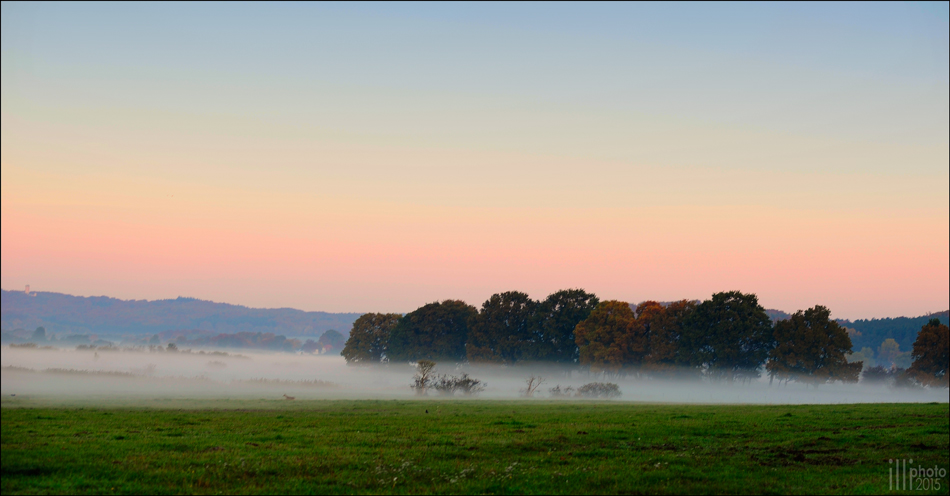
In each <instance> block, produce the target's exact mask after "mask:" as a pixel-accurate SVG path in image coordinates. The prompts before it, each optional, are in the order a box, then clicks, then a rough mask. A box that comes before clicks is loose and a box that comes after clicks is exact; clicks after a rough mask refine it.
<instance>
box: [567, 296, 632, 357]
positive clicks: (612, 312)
mask: <svg viewBox="0 0 950 496" xmlns="http://www.w3.org/2000/svg"><path fill="white" fill-rule="evenodd" d="M636 320H637V318H636V315H635V314H634V313H633V310H632V309H631V308H630V305H629V304H628V303H626V302H623V301H617V300H610V301H602V302H600V303H599V304H598V305H597V306H596V307H594V310H593V311H592V312H591V313H590V315H589V316H588V317H587V318H586V319H584V320H582V321H581V322H580V323H578V324H577V327H575V328H574V339H575V340H576V342H577V347H578V355H579V362H580V364H581V365H587V366H589V367H590V369H591V371H593V372H606V373H613V374H617V373H620V372H621V371H622V370H623V368H624V367H625V366H626V365H627V364H628V363H630V362H631V361H632V360H633V359H634V358H635V357H636V356H638V355H639V357H640V359H641V360H642V356H643V355H644V354H645V353H644V351H645V348H646V344H645V341H646V340H645V337H644V336H643V335H642V334H641V335H639V336H637V335H636V333H637V329H636Z"/></svg>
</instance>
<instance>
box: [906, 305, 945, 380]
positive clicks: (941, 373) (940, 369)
mask: <svg viewBox="0 0 950 496" xmlns="http://www.w3.org/2000/svg"><path fill="white" fill-rule="evenodd" d="M948 349H950V327H947V326H945V325H943V324H941V323H940V320H939V319H931V320H930V322H929V323H927V325H925V326H923V327H922V328H921V329H920V333H918V334H917V340H916V341H914V351H913V352H912V353H911V356H913V357H914V363H913V364H912V365H911V366H910V369H908V370H907V373H908V375H910V376H911V377H913V378H914V379H916V380H917V381H918V382H920V383H921V384H923V385H925V386H934V387H947V385H948V384H947V383H948V381H947V379H948V378H947V368H948V366H950V356H948Z"/></svg>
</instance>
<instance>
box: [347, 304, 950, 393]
mask: <svg viewBox="0 0 950 496" xmlns="http://www.w3.org/2000/svg"><path fill="white" fill-rule="evenodd" d="M830 314H831V312H830V311H829V310H828V309H827V308H826V307H823V306H820V305H818V306H815V307H812V308H810V309H807V310H800V311H798V312H796V313H795V314H793V315H791V316H790V317H789V318H787V319H784V320H779V321H776V322H774V323H773V321H772V319H771V318H770V317H769V316H768V314H767V313H766V310H765V309H764V308H763V307H762V306H761V305H759V302H758V298H757V297H756V295H755V294H745V293H741V292H739V291H727V292H721V293H716V294H714V295H713V296H712V297H711V298H710V299H708V300H705V301H702V302H698V301H688V300H681V301H676V302H673V303H669V304H661V303H659V302H656V301H646V302H643V303H640V304H639V305H630V304H629V303H626V302H623V301H617V300H610V301H600V300H599V298H597V296H596V295H594V294H592V293H588V292H586V291H584V290H582V289H566V290H561V291H558V292H555V293H553V294H551V295H549V296H548V297H547V298H545V299H544V300H542V301H536V300H533V299H531V298H530V297H529V296H528V295H527V294H525V293H522V292H518V291H509V292H505V293H498V294H494V295H492V296H491V297H490V298H489V299H488V300H486V301H485V302H484V303H483V304H482V306H481V308H480V309H478V308H475V307H474V306H472V305H469V304H467V303H465V302H463V301H459V300H445V301H442V302H435V303H429V304H427V305H424V306H422V307H420V308H418V309H416V310H415V311H413V312H409V313H407V314H405V315H400V314H395V313H389V314H383V313H368V314H364V315H363V316H361V317H360V318H358V319H357V320H356V321H355V322H354V324H353V329H352V331H351V332H350V337H349V339H348V340H347V342H346V344H345V346H344V348H343V351H342V355H343V357H344V358H345V359H346V361H347V363H349V364H351V365H358V364H373V363H380V362H417V361H419V360H432V361H449V362H454V363H462V362H468V363H494V364H509V365H510V364H516V363H525V362H551V363H561V364H575V365H580V366H582V367H584V368H587V369H588V370H590V371H591V372H594V373H603V374H611V375H618V376H623V375H637V376H653V377H682V376H692V377H699V376H705V377H709V378H713V379H721V380H743V381H745V380H751V379H755V378H758V377H760V376H761V373H762V372H763V371H765V372H766V373H767V374H768V375H769V377H770V381H774V380H778V381H780V382H781V381H785V382H786V383H787V382H788V381H790V380H796V381H804V382H808V383H811V384H814V385H818V384H822V383H827V382H833V381H843V382H856V381H858V379H859V377H860V374H861V370H862V367H863V363H862V362H860V361H853V362H851V363H849V361H848V356H849V355H850V353H851V348H852V343H851V338H850V336H849V335H848V332H847V330H846V328H845V327H843V326H841V325H840V324H838V323H837V322H835V321H834V320H833V319H831V318H830ZM946 336H947V326H946V325H943V324H941V323H940V321H939V320H937V319H932V320H931V321H930V322H929V323H928V324H927V325H925V326H924V327H923V329H922V331H921V333H919V335H918V339H917V342H915V343H914V351H913V353H912V356H913V358H914V365H913V366H912V367H911V368H910V369H909V370H908V373H909V374H911V376H912V377H914V378H916V380H917V381H918V382H919V383H922V384H927V385H946V382H947V376H946V369H947V351H946V350H947V346H946V342H947V337H946ZM941 343H942V344H941ZM940 346H943V348H942V349H941V348H940ZM941 353H942V355H941ZM915 367H916V368H915Z"/></svg>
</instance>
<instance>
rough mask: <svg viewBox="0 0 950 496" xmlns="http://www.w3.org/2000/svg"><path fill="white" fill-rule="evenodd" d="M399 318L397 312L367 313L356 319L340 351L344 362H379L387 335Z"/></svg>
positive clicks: (387, 340)
mask: <svg viewBox="0 0 950 496" xmlns="http://www.w3.org/2000/svg"><path fill="white" fill-rule="evenodd" d="M401 318H402V316H401V315H399V314H398V313H367V314H363V315H362V316H360V318H358V319H356V321H355V322H353V329H352V330H351V331H350V337H349V339H347V341H346V345H345V346H344V347H343V351H342V352H341V353H340V354H341V355H343V358H345V359H346V363H348V364H353V365H356V364H360V365H364V364H371V363H379V362H380V360H382V358H383V357H384V356H386V351H387V346H388V344H389V337H390V335H391V334H392V331H393V329H395V327H396V325H397V324H399V319H401Z"/></svg>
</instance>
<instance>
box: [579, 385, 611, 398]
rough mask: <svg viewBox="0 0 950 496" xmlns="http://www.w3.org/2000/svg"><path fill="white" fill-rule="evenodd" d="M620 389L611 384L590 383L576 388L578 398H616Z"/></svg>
mask: <svg viewBox="0 0 950 496" xmlns="http://www.w3.org/2000/svg"><path fill="white" fill-rule="evenodd" d="M619 396H620V387H619V386H617V385H616V384H614V383H612V382H592V383H590V384H584V385H583V386H581V387H579V388H577V397H579V398H607V399H610V398H617V397H619Z"/></svg>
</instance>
